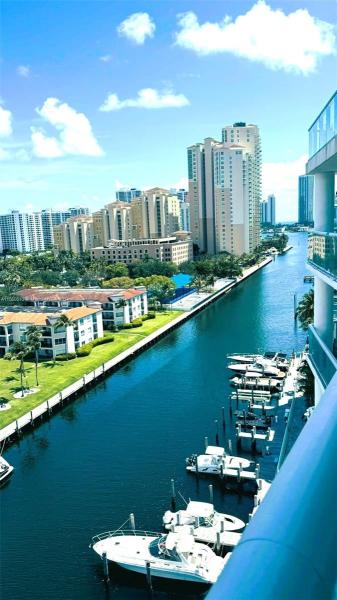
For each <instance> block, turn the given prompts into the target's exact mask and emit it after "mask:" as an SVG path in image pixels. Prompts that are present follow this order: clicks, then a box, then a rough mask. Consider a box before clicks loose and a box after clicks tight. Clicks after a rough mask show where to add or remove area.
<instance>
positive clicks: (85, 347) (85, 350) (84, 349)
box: [76, 342, 92, 358]
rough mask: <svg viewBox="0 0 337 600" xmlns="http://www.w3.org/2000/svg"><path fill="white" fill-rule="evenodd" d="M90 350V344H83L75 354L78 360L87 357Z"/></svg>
mask: <svg viewBox="0 0 337 600" xmlns="http://www.w3.org/2000/svg"><path fill="white" fill-rule="evenodd" d="M91 350H92V342H89V343H88V344H84V345H83V346H81V347H80V348H77V350H76V354H77V356H79V357H80V358H81V357H83V356H89V354H90V352H91Z"/></svg>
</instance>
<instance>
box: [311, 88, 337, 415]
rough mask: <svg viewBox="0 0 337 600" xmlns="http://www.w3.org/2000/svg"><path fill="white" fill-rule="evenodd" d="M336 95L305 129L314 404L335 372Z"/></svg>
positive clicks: (336, 334)
mask: <svg viewBox="0 0 337 600" xmlns="http://www.w3.org/2000/svg"><path fill="white" fill-rule="evenodd" d="M336 115H337V92H336V93H335V94H334V96H333V97H332V98H331V99H330V100H329V102H328V103H327V104H326V106H325V107H324V108H323V110H322V111H321V112H320V114H319V115H318V117H317V118H316V120H315V121H314V123H313V124H312V125H311V127H310V129H309V160H308V162H307V167H306V171H307V174H308V175H311V176H313V178H314V186H313V187H314V202H313V203H314V210H313V216H314V232H313V233H311V234H310V236H309V247H308V265H309V268H310V270H311V271H312V273H313V274H314V276H315V283H314V297H315V302H314V322H313V325H310V327H309V355H308V362H309V366H310V368H311V370H312V372H313V374H314V377H315V402H316V403H317V402H318V401H319V399H320V397H321V395H322V393H323V392H324V390H325V388H326V387H327V386H328V385H329V383H330V381H331V380H332V378H333V377H334V375H335V374H336V373H337V331H336V327H337V322H336V320H335V315H334V295H335V294H336V291H337V233H334V203H335V175H336V172H337V119H336Z"/></svg>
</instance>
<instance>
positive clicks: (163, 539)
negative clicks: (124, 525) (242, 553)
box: [91, 529, 228, 584]
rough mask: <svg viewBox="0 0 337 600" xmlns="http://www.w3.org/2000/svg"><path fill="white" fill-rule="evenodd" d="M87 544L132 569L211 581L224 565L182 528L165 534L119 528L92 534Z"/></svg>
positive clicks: (224, 561)
mask: <svg viewBox="0 0 337 600" xmlns="http://www.w3.org/2000/svg"><path fill="white" fill-rule="evenodd" d="M91 547H92V548H93V550H94V551H95V552H96V553H97V554H98V555H99V556H100V557H101V558H104V555H105V556H106V559H107V560H108V561H110V562H113V563H116V564H117V565H119V566H120V567H123V568H124V569H128V570H130V571H135V572H136V573H144V574H146V573H148V571H150V573H151V575H152V576H154V577H164V578H166V579H177V580H182V581H190V582H195V583H204V584H205V583H206V584H212V583H215V581H216V580H217V579H218V577H219V575H220V573H221V571H222V569H223V568H224V566H225V563H226V561H227V560H228V558H227V556H228V555H226V558H222V557H220V556H217V555H216V554H215V553H214V552H213V550H212V549H211V548H209V547H208V546H207V545H206V544H200V543H199V542H196V541H195V539H194V537H193V535H191V534H190V533H187V532H186V531H182V532H179V533H173V532H169V533H168V534H164V535H163V534H162V533H151V532H147V531H134V530H131V531H127V530H122V529H119V530H117V531H115V532H110V531H108V532H106V533H102V534H99V535H96V536H95V537H94V538H93V539H92V544H91Z"/></svg>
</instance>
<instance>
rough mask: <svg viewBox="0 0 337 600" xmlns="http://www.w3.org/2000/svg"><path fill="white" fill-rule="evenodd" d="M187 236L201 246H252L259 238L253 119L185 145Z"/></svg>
mask: <svg viewBox="0 0 337 600" xmlns="http://www.w3.org/2000/svg"><path fill="white" fill-rule="evenodd" d="M188 178H189V201H190V205H191V232H192V239H193V241H194V243H195V244H197V245H198V246H199V251H200V252H207V253H208V254H216V253H219V252H224V251H226V252H231V253H233V254H242V253H243V252H252V251H253V250H254V248H255V247H256V246H257V245H258V244H259V234H260V200H261V145H260V136H259V130H258V127H257V126H256V125H246V124H245V123H235V124H234V125H233V126H227V127H224V128H223V130H222V142H217V141H216V140H214V139H212V138H206V139H205V141H204V143H203V144H196V145H194V146H191V147H189V148H188Z"/></svg>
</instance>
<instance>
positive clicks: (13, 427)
mask: <svg viewBox="0 0 337 600" xmlns="http://www.w3.org/2000/svg"><path fill="white" fill-rule="evenodd" d="M272 260H273V259H272V258H270V257H268V258H266V259H264V260H263V261H261V262H260V263H259V264H258V265H254V266H253V267H249V268H248V269H246V270H245V272H244V274H243V275H242V276H241V277H238V278H237V279H236V281H233V282H232V283H231V284H230V285H228V286H226V287H222V288H221V289H220V290H218V291H215V292H214V293H213V294H211V295H210V296H208V297H207V298H206V299H203V300H201V301H200V302H199V303H198V304H197V305H196V306H194V307H193V308H192V310H190V311H186V312H184V313H183V314H182V315H179V316H178V317H177V318H176V319H174V320H173V321H171V322H170V323H167V324H166V325H164V326H163V327H161V328H160V329H157V331H155V332H153V333H151V334H150V335H148V336H146V337H145V338H144V339H143V340H140V341H139V342H137V343H136V344H134V345H133V346H131V347H130V348H128V349H127V350H124V352H121V353H120V354H118V356H116V357H114V358H112V359H111V360H108V361H107V362H105V363H103V364H102V365H101V366H99V367H97V368H96V369H94V370H93V371H91V372H90V373H87V374H85V375H83V376H82V377H80V379H78V380H77V381H75V382H74V383H72V384H71V385H69V386H68V387H66V388H64V389H63V390H61V391H60V392H58V393H57V394H55V395H54V396H52V397H50V398H48V399H47V400H45V401H44V402H42V403H41V404H39V405H38V406H36V408H33V409H32V410H31V411H29V412H27V413H25V414H24V415H22V416H21V417H19V418H18V419H15V420H13V421H12V422H11V423H10V424H9V425H7V426H6V427H3V428H2V429H0V443H2V442H4V440H8V441H11V438H12V436H15V435H20V433H21V430H22V429H23V428H24V427H26V426H27V425H31V426H34V422H35V421H36V419H38V418H41V417H42V416H43V415H50V414H51V413H52V410H53V408H55V407H56V406H62V404H63V402H64V401H65V400H67V399H69V398H70V397H71V396H73V395H74V394H76V393H78V392H79V391H80V390H85V389H86V387H87V385H89V384H92V383H94V382H95V381H96V380H99V379H100V378H102V377H104V376H105V375H106V374H107V373H108V372H110V373H112V372H113V371H115V370H116V369H118V368H119V367H120V366H122V365H124V364H125V363H126V362H127V361H128V360H130V359H132V358H133V357H134V356H136V355H137V354H140V353H141V352H143V351H144V350H145V349H147V348H148V347H150V346H152V345H153V344H155V343H156V342H157V341H158V340H160V339H161V338H162V337H164V336H165V335H167V334H168V333H169V332H170V331H172V330H173V329H175V328H176V327H179V326H180V325H181V324H182V323H184V322H185V321H187V320H188V319H190V318H192V317H193V316H194V315H196V314H197V313H198V312H200V311H201V310H203V309H204V308H206V307H207V306H209V305H210V304H212V303H213V302H215V301H216V300H218V299H219V298H220V297H221V296H223V295H224V294H226V293H228V292H229V290H231V289H232V288H233V287H236V286H237V285H239V284H240V283H241V282H242V281H244V280H245V279H247V278H248V277H250V276H251V275H253V274H254V273H256V271H258V270H260V269H262V268H263V267H265V266H266V265H267V264H269V263H270V262H272Z"/></svg>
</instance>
